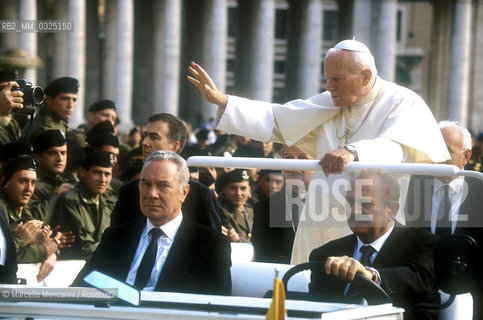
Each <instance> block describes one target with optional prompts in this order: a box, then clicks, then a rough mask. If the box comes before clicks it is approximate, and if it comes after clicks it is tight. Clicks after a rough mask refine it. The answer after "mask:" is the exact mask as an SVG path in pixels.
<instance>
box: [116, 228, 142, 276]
mask: <svg viewBox="0 0 483 320" xmlns="http://www.w3.org/2000/svg"><path fill="white" fill-rule="evenodd" d="M145 225H146V221H145V220H143V221H136V222H135V224H134V226H133V228H129V230H128V231H127V232H125V234H124V235H123V237H122V238H121V239H119V240H120V241H119V246H118V248H119V254H118V257H117V259H118V270H119V273H120V277H121V278H123V279H124V280H125V279H126V278H127V274H128V273H129V269H130V267H131V264H132V261H133V259H134V255H135V254H136V249H137V247H138V245H139V239H140V238H141V234H142V232H143V230H144V226H145Z"/></svg>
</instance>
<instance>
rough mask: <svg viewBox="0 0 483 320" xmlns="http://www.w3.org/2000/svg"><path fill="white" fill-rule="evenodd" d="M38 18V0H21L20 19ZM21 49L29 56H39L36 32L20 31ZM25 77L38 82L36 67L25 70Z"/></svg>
mask: <svg viewBox="0 0 483 320" xmlns="http://www.w3.org/2000/svg"><path fill="white" fill-rule="evenodd" d="M36 19H37V1H35V0H21V1H20V20H36ZM18 46H19V49H21V50H25V52H27V56H29V57H36V56H37V33H35V32H20V34H19V43H18ZM24 78H25V79H28V80H29V81H31V82H32V83H33V84H36V83H37V72H36V69H35V68H28V69H26V70H25V74H24Z"/></svg>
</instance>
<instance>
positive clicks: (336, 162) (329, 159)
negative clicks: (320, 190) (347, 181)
mask: <svg viewBox="0 0 483 320" xmlns="http://www.w3.org/2000/svg"><path fill="white" fill-rule="evenodd" d="M352 161H354V155H353V154H352V153H351V152H350V151H348V150H346V149H344V148H339V149H335V150H332V151H329V152H327V153H326V154H325V155H324V156H323V157H322V159H320V161H319V164H320V166H321V167H322V171H324V173H325V176H329V174H340V173H342V171H344V169H345V167H346V166H347V164H349V163H351V162H352Z"/></svg>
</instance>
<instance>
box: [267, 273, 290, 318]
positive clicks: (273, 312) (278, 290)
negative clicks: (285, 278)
mask: <svg viewBox="0 0 483 320" xmlns="http://www.w3.org/2000/svg"><path fill="white" fill-rule="evenodd" d="M286 316H287V310H285V288H284V286H283V282H282V280H280V278H278V277H275V280H274V281H273V297H272V303H271V304H270V308H269V309H268V311H267V314H266V316H265V319H266V320H285V317H286Z"/></svg>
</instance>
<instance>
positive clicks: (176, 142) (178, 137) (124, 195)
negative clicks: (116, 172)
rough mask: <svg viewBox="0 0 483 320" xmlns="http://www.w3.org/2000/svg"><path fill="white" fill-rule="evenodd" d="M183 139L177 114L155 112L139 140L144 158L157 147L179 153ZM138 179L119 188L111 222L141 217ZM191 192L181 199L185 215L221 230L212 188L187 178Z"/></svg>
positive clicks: (183, 131) (181, 124)
mask: <svg viewBox="0 0 483 320" xmlns="http://www.w3.org/2000/svg"><path fill="white" fill-rule="evenodd" d="M185 142H186V127H185V126H184V124H183V122H182V121H181V120H180V119H178V118H177V117H176V116H174V115H172V114H169V113H158V114H155V115H153V116H151V117H150V118H149V119H148V124H147V125H146V131H145V132H144V138H143V141H142V147H143V159H144V160H146V158H147V157H149V155H150V154H151V153H153V152H155V151H158V150H169V151H172V152H176V153H179V152H180V151H181V150H182V149H183V147H184V145H185ZM138 184H139V180H134V181H131V182H129V183H127V184H125V185H124V186H123V187H122V188H121V190H120V191H119V197H118V201H117V203H116V206H115V207H114V210H113V212H112V215H111V226H114V225H118V224H121V223H125V222H129V221H132V220H137V219H143V215H142V213H141V209H140V207H139V188H138ZM189 185H190V193H189V195H188V197H187V198H186V201H185V202H184V203H183V207H182V209H183V214H184V216H185V217H187V218H189V219H191V220H192V221H194V222H197V223H199V224H201V225H204V226H207V227H210V228H213V229H215V230H218V231H220V232H221V220H220V213H219V211H218V204H217V202H216V197H215V195H214V194H213V191H211V190H210V189H208V188H207V187H205V186H204V185H202V184H201V183H199V182H197V181H194V180H190V181H189Z"/></svg>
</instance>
